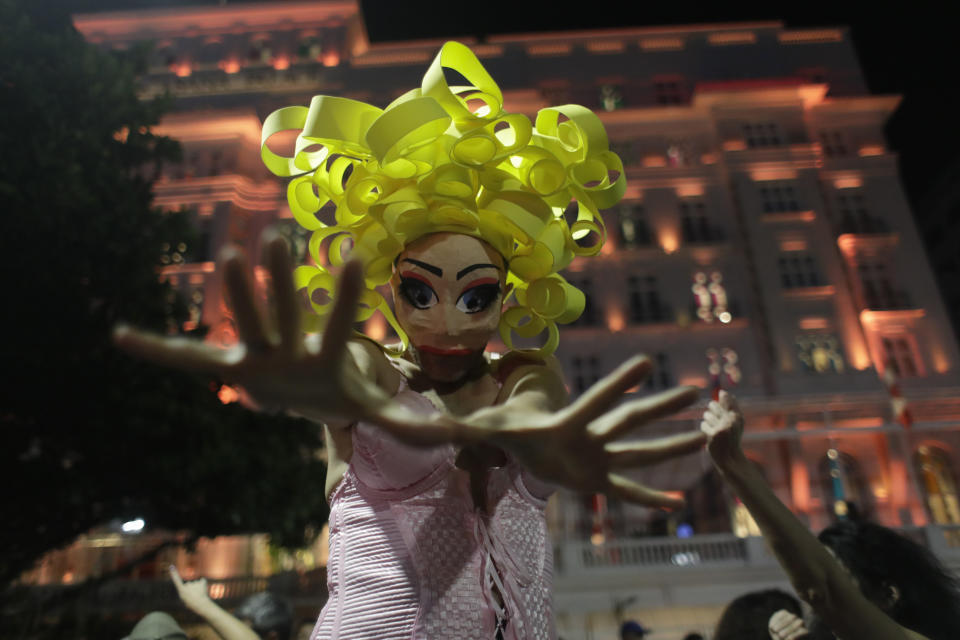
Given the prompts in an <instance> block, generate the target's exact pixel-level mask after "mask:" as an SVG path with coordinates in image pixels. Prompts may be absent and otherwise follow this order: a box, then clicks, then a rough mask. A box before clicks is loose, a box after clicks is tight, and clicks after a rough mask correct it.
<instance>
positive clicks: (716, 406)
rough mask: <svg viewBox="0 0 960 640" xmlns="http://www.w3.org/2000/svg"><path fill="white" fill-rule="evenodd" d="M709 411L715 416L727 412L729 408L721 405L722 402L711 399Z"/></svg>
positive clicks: (708, 405) (708, 406)
mask: <svg viewBox="0 0 960 640" xmlns="http://www.w3.org/2000/svg"><path fill="white" fill-rule="evenodd" d="M707 411H708V412H709V413H712V414H713V415H715V416H722V415H723V414H725V413H726V412H727V410H726V409H724V408H723V407H722V406H720V403H719V402H717V401H716V400H711V401H710V402H709V403H708V404H707Z"/></svg>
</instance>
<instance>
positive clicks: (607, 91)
mask: <svg viewBox="0 0 960 640" xmlns="http://www.w3.org/2000/svg"><path fill="white" fill-rule="evenodd" d="M600 106H601V107H603V110H604V111H616V110H617V109H619V108H620V107H622V106H623V94H621V93H620V88H619V87H617V85H615V84H605V85H602V86H601V87H600Z"/></svg>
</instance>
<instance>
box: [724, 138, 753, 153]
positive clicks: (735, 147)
mask: <svg viewBox="0 0 960 640" xmlns="http://www.w3.org/2000/svg"><path fill="white" fill-rule="evenodd" d="M746 148H747V143H746V142H745V141H743V140H724V141H723V150H724V151H743V150H744V149H746Z"/></svg>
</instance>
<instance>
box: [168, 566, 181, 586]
mask: <svg viewBox="0 0 960 640" xmlns="http://www.w3.org/2000/svg"><path fill="white" fill-rule="evenodd" d="M170 579H171V580H173V584H174V586H176V587H177V591H180V589H182V588H183V578H181V577H180V572H179V571H177V568H176V567H175V566H173V565H170Z"/></svg>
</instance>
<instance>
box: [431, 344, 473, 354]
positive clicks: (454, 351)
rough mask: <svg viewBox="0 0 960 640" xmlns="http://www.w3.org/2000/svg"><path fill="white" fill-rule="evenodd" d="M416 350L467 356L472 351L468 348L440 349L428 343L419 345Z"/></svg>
mask: <svg viewBox="0 0 960 640" xmlns="http://www.w3.org/2000/svg"><path fill="white" fill-rule="evenodd" d="M417 350H418V351H422V352H423V353H431V354H433V355H436V356H468V355H470V354H471V353H473V351H472V350H470V349H441V348H440V347H431V346H430V345H426V344H425V345H421V346H418V347H417Z"/></svg>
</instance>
